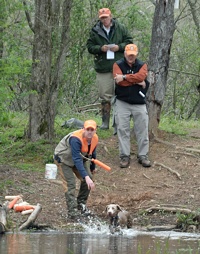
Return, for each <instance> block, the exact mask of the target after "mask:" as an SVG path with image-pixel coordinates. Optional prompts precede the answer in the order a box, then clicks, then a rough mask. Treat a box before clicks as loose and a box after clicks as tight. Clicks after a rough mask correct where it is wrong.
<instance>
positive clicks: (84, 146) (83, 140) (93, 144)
mask: <svg viewBox="0 0 200 254" xmlns="http://www.w3.org/2000/svg"><path fill="white" fill-rule="evenodd" d="M71 137H77V138H78V139H79V140H80V141H81V144H82V147H81V152H82V153H83V154H88V155H91V154H92V153H93V151H94V149H95V148H96V146H97V144H98V136H97V134H96V133H95V134H94V136H93V138H92V140H91V144H90V151H88V142H87V140H86V138H83V129H81V130H78V131H75V132H73V134H72V135H71Z"/></svg>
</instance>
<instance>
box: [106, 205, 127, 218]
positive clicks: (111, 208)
mask: <svg viewBox="0 0 200 254" xmlns="http://www.w3.org/2000/svg"><path fill="white" fill-rule="evenodd" d="M105 211H106V214H107V216H109V217H113V216H116V215H117V214H118V213H119V212H120V211H123V210H122V208H121V207H120V206H119V205H118V204H110V205H107V206H106V210H105Z"/></svg>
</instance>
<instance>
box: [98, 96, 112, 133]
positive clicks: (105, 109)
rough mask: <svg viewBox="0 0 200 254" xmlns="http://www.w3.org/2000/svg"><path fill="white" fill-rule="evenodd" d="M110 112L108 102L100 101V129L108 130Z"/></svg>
mask: <svg viewBox="0 0 200 254" xmlns="http://www.w3.org/2000/svg"><path fill="white" fill-rule="evenodd" d="M110 110H111V105H110V102H108V101H102V103H101V114H102V125H101V126H100V129H104V130H106V129H109V122H110Z"/></svg>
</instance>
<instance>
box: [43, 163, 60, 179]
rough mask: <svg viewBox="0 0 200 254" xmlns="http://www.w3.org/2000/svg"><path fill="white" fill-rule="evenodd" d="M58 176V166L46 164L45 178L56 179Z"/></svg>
mask: <svg viewBox="0 0 200 254" xmlns="http://www.w3.org/2000/svg"><path fill="white" fill-rule="evenodd" d="M56 176H57V166H56V165H55V164H46V167H45V178H46V179H56Z"/></svg>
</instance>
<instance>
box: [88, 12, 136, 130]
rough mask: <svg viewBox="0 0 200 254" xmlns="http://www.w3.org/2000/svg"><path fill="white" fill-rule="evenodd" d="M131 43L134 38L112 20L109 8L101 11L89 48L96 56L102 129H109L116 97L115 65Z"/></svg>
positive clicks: (91, 34) (91, 33)
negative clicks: (113, 100)
mask: <svg viewBox="0 0 200 254" xmlns="http://www.w3.org/2000/svg"><path fill="white" fill-rule="evenodd" d="M129 43H132V37H131V36H130V35H129V34H128V31H127V29H126V28H125V26H124V25H122V24H120V23H119V22H118V21H117V20H116V19H114V18H112V14H111V11H110V10H109V9H108V8H102V9H100V10H99V20H98V22H97V23H96V24H95V25H94V27H93V28H92V30H91V32H90V37H89V39H88V41H87V48H88V51H89V53H91V54H93V55H94V68H95V71H96V84H97V87H98V89H99V97H100V99H101V113H102V125H101V126H100V128H101V129H109V122H110V110H111V104H110V101H111V98H112V97H113V96H114V84H113V76H112V67H113V63H114V62H115V61H117V60H119V59H120V58H122V57H123V54H124V48H125V46H126V45H127V44H129Z"/></svg>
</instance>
